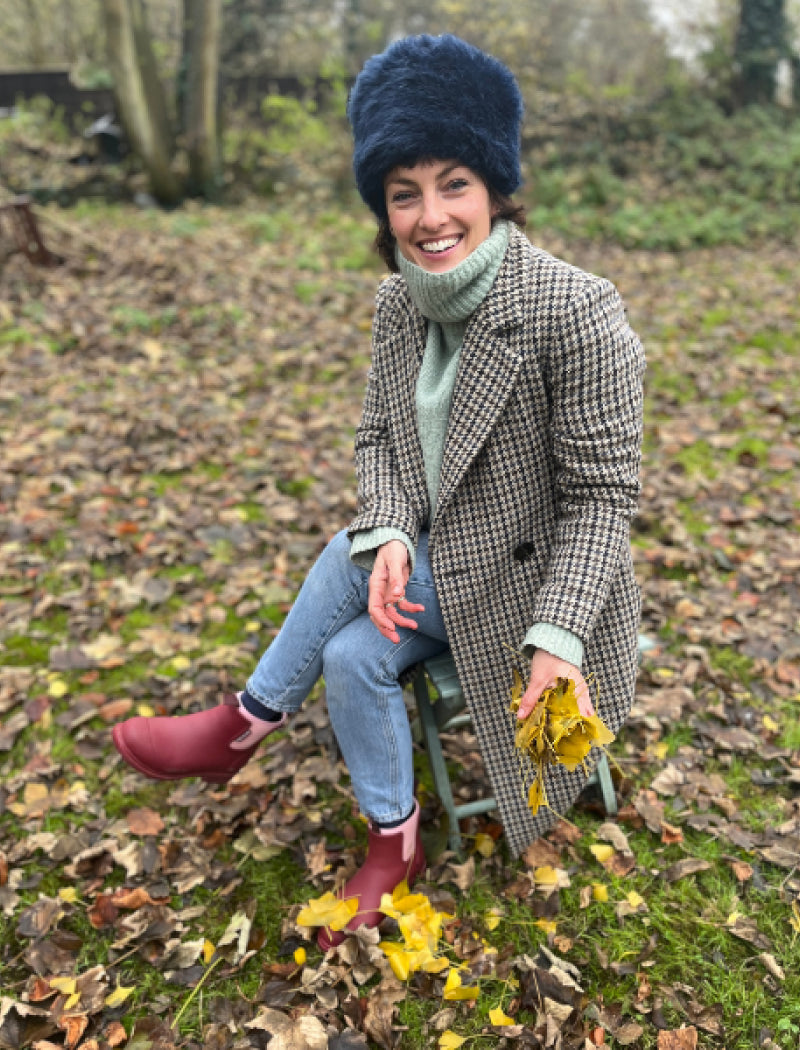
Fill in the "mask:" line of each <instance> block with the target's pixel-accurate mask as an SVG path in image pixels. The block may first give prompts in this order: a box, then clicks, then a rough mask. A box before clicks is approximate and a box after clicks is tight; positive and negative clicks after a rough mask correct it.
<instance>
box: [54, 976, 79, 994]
mask: <svg viewBox="0 0 800 1050" xmlns="http://www.w3.org/2000/svg"><path fill="white" fill-rule="evenodd" d="M47 983H48V984H49V985H50V987H51V988H55V990H56V991H57V992H61V993H62V994H63V995H74V994H75V992H76V991H77V988H78V982H77V981H76V980H75V978H74V977H51V978H50V979H49V981H48V982H47Z"/></svg>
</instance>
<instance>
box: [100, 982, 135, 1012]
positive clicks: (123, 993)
mask: <svg viewBox="0 0 800 1050" xmlns="http://www.w3.org/2000/svg"><path fill="white" fill-rule="evenodd" d="M135 990H136V985H135V984H131V985H128V986H127V987H126V988H125V987H123V986H122V985H121V984H118V985H117V987H116V988H115V989H114V991H113V992H111V994H110V995H107V996H106V999H105V1003H106V1006H107V1007H109V1008H110V1009H111V1010H113V1009H114V1008H115V1007H116V1006H121V1005H122V1003H124V1002H125V1000H126V999H127V998H128V996H129V995H130V994H131V993H132V992H134V991H135Z"/></svg>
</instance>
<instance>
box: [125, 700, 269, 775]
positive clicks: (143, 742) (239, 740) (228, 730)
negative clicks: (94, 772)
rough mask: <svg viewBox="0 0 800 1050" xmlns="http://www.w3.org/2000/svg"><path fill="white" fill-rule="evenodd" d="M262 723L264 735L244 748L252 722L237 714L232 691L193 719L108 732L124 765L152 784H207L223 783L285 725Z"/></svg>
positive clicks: (133, 723)
mask: <svg viewBox="0 0 800 1050" xmlns="http://www.w3.org/2000/svg"><path fill="white" fill-rule="evenodd" d="M287 717H288V715H284V716H283V718H281V719H280V721H278V722H266V723H264V725H266V726H269V730H268V732H267V733H266V734H264V733H261V734H260V735H259V736H258V739H256V740H255V743H254V744H252V745H251V746H248V745H247V734H248V733H249V734H252V735H253V736H254V739H255V734H253V729H252V723H251V722H250V721H249V720H248V719H247V718H245V717H244V715H243V714H242V713H241V711H240V710H239V701H238V700H237V698H236V696H235V695H234V694H233V693H226V694H225V695H224V696H223V698H222V703H221V704H219V706H218V707H212V708H210V709H209V710H208V711H199V712H197V714H193V715H173V716H170V717H159V718H143V717H141V716H137V717H136V718H129V719H128V720H127V721H125V722H120V723H119V725H115V726H114V728H113V730H112V733H111V735H112V738H113V740H114V747H116V749H117V751H119V753H120V754H121V755H122V757H123V758H124V759H125V761H126V762H127V763H128V765H129V766H133V768H134V769H136V770H138V771H139V772H140V773H144V775H145V776H146V777H152V778H153V779H154V780H181V779H182V778H183V777H202V778H203V780H206V781H208V782H209V783H210V784H225V783H226V782H227V781H228V780H230V779H231V777H232V776H235V774H236V773H238V772H239V770H240V769H241V768H242V766H244V765H246V764H247V762H248V761H249V760H250V758H251V757H252V755H253V754H254V752H255V750H256V748H257V747H258V745H259V744H260V743H261V741H262V740H263V739H264V737H265V736H268V735H269V733H274V732H275V730H276V729H280V728H281V726H283V725H284V724H285V722H286V719H287Z"/></svg>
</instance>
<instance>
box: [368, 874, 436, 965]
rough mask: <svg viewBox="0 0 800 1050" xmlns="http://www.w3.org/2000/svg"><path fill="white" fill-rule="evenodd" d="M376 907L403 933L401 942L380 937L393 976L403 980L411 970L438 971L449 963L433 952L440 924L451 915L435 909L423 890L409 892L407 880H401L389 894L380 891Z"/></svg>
mask: <svg viewBox="0 0 800 1050" xmlns="http://www.w3.org/2000/svg"><path fill="white" fill-rule="evenodd" d="M380 910H381V911H382V912H383V913H384V915H389V916H390V917H391V918H393V919H396V920H397V926H398V929H399V930H400V933H401V935H402V937H403V942H402V944H398V943H395V942H392V941H381V943H380V948H381V950H382V951H383V953H384V955H385V956H386V958H387V959H388V960H389V965H390V966H391V968H392V971H393V973H394V975H395V977H397V978H398V980H400V981H407V980H408V978H409V976H410V975H411V974H412V973H416V971H417V970H424V971H425V972H426V973H441V972H442V970H446V969H447V967H448V966H449V965H450V964H449V963H448V961H447V959H445V958H443V957H442V956H440V955H437V954H436V952H437V949H438V947H439V938H440V937H441V934H442V924H443V923H444V922H445V920H447V919H451V918H452V915H448V914H447V913H446V912H442V911H436V909H435V908H434V907H433V905H432V904H431V902H430V901H429V900H428V898H427V897H426V896H425V894H424V893H410V892H409V889H408V883H406V882H405V881H403V882H401V883H400V885H399V886H397V887H396V889H395V890H394V892H393V893H392V894H391V896H390V895H389V894H388V893H384V895H383V897H382V898H381V906H380Z"/></svg>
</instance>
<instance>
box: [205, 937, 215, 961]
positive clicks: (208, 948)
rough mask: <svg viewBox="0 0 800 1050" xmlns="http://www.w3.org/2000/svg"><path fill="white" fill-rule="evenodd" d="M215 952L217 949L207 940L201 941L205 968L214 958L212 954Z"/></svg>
mask: <svg viewBox="0 0 800 1050" xmlns="http://www.w3.org/2000/svg"><path fill="white" fill-rule="evenodd" d="M216 950H217V949H216V948H215V946H214V945H213V944H212V943H211V941H210V940H209V939H208V938H206V939H205V941H203V962H204V963H205V964H206V966H208V964H209V963H210V962H211V960H212V959H213V958H214V952H215V951H216Z"/></svg>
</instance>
